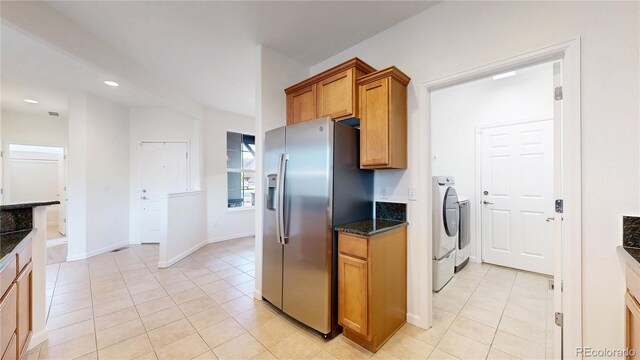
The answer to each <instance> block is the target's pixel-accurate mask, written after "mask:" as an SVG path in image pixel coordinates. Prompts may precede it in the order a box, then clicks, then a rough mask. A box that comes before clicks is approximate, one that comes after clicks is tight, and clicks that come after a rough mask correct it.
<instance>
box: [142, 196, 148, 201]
mask: <svg viewBox="0 0 640 360" xmlns="http://www.w3.org/2000/svg"><path fill="white" fill-rule="evenodd" d="M140 199H142V200H149V198H148V197H146V196H142V197H140Z"/></svg>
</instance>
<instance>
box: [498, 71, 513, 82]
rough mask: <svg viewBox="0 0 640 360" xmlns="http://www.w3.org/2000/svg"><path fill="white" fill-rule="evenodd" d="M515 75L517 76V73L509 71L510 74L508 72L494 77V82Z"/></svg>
mask: <svg viewBox="0 0 640 360" xmlns="http://www.w3.org/2000/svg"><path fill="white" fill-rule="evenodd" d="M515 74H516V72H515V71H509V72H506V73H503V74H498V75H494V76H493V80H499V79H504V78H508V77H510V76H513V75H515Z"/></svg>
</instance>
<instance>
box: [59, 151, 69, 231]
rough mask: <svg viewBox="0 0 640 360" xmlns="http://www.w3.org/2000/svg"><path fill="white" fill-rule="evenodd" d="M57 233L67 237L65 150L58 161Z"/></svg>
mask: <svg viewBox="0 0 640 360" xmlns="http://www.w3.org/2000/svg"><path fill="white" fill-rule="evenodd" d="M58 201H60V205H59V206H58V232H59V233H60V234H62V235H65V236H66V235H67V156H66V150H65V152H64V153H62V154H60V158H59V159H58Z"/></svg>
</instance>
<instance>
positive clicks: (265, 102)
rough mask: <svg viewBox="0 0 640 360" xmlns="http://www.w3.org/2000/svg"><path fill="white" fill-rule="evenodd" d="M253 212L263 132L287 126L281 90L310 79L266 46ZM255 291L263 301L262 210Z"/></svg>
mask: <svg viewBox="0 0 640 360" xmlns="http://www.w3.org/2000/svg"><path fill="white" fill-rule="evenodd" d="M256 52H257V57H258V62H257V63H258V69H257V72H256V74H257V86H256V173H257V174H259V176H257V178H256V209H262V201H263V198H262V196H263V195H262V194H263V190H262V188H263V181H262V180H263V179H262V176H261V175H260V174H262V152H263V148H264V133H265V132H267V131H269V130H272V129H275V128H277V127H280V126H284V125H286V99H285V95H284V89H285V88H287V87H289V86H291V85H293V84H295V83H297V82H300V81H302V80H304V79H306V78H307V77H309V69H308V67H307V66H304V65H302V64H300V63H298V62H296V61H294V60H292V59H289V58H287V57H285V56H283V55H281V54H279V53H277V52H275V51H273V50H271V49H269V48H267V47H265V46H258V47H257V48H256ZM255 228H256V229H257V231H256V292H255V294H254V296H255V297H256V298H258V299H261V298H262V211H260V210H258V211H257V212H256V225H255Z"/></svg>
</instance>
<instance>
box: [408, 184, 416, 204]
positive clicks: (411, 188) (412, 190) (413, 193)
mask: <svg viewBox="0 0 640 360" xmlns="http://www.w3.org/2000/svg"><path fill="white" fill-rule="evenodd" d="M409 200H410V201H418V189H417V188H416V187H415V186H409Z"/></svg>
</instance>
